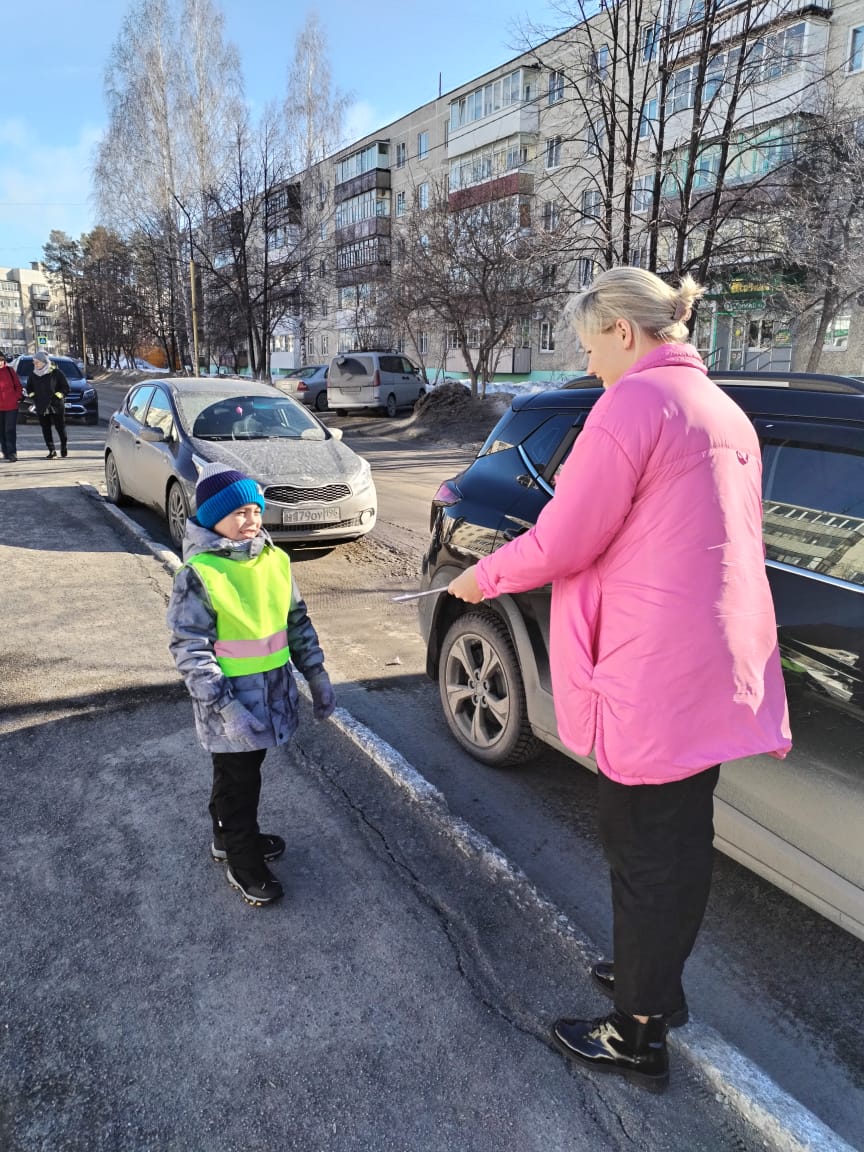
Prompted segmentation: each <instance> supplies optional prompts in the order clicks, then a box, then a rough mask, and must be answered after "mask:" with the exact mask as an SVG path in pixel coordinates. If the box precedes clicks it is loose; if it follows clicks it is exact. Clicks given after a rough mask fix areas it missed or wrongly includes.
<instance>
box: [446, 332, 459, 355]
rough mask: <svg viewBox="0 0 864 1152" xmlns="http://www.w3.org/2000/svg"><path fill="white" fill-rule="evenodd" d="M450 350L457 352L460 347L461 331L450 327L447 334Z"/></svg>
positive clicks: (448, 349)
mask: <svg viewBox="0 0 864 1152" xmlns="http://www.w3.org/2000/svg"><path fill="white" fill-rule="evenodd" d="M445 341H446V345H447V351H448V352H455V351H456V349H457V348H458V347H459V333H458V332H457V331H456V329H455V328H448V329H447V335H446V336H445Z"/></svg>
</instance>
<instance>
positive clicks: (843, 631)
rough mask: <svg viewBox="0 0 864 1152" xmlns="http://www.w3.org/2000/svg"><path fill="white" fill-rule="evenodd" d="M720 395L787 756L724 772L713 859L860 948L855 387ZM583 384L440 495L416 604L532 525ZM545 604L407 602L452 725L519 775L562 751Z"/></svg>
mask: <svg viewBox="0 0 864 1152" xmlns="http://www.w3.org/2000/svg"><path fill="white" fill-rule="evenodd" d="M715 379H716V380H717V383H718V384H719V385H720V386H721V387H722V388H723V389H724V391H726V392H728V393H729V395H731V396H732V397H733V398H734V399H735V401H736V402H737V403H738V404H740V405H741V407H742V408H743V409H744V411H745V412H747V414H748V415H749V417H750V419H751V420H752V421H753V424H754V426H755V427H756V430H757V432H758V434H759V438H760V442H761V445H762V453H763V505H764V538H765V548H766V564H767V568H768V576H769V580H770V583H771V589H772V593H773V596H774V604H775V608H776V612H777V623H778V632H779V640H780V647H781V654H782V660H783V667H784V672H785V676H786V682H787V691H788V696H789V705H790V714H791V722H792V737H793V741H794V745H795V746H794V749H793V752H792V753H791V755H790V756H789V758H788V759H787V760H785V761H777V760H774V759H772V758H770V757H767V756H763V757H753V758H751V759H749V760H740V761H735V762H732V763H729V764H725V765H724V766H723V769H722V772H721V778H720V784H719V786H718V789H717V803H716V820H715V824H716V829H717V834H716V844H717V847H718V848H720V849H721V850H722V851H724V852H727V853H728V854H729V855H731V856H733V857H734V858H735V859H737V860H739V861H740V862H741V863H743V864H745V865H746V866H747V867H749V868H752V869H753V870H755V871H756V872H759V873H760V874H761V875H763V876H765V877H767V878H768V879H769V880H771V881H772V882H773V883H775V884H777V885H778V886H779V887H781V888H783V889H785V890H786V891H788V892H790V893H792V894H793V895H794V896H796V897H797V898H798V899H800V900H802V901H803V902H804V903H806V904H808V905H810V906H811V907H813V908H815V909H816V910H817V911H819V912H821V913H822V914H823V915H825V916H827V917H828V918H830V919H832V920H834V921H836V922H837V923H838V924H841V925H842V926H843V927H844V928H846V929H847V930H848V931H850V932H853V933H854V934H855V935H857V936H859V937H861V938H862V939H864V852H862V850H861V843H862V839H861V829H862V827H864V756H862V749H864V383H862V382H861V381H860V380H856V379H853V378H850V377H829V376H814V375H795V374H788V375H775V374H771V373H761V374H758V375H757V374H748V373H740V374H736V373H728V374H726V375H723V376H720V375H716V376H715ZM590 384H591V382H590V381H589V380H580V381H578V383H577V386H569V387H568V388H566V389H560V390H556V391H550V392H544V393H540V394H535V395H530V396H525V397H517V398H516V399H515V400H514V401H513V404H512V406H511V408H510V410H509V411H508V412H507V413H506V414H505V415H504V416H503V417H502V419H501V420H500V421H499V423H498V424H497V426H496V427H495V428H494V430H493V431H492V433H491V434H490V436H489V438H488V439H487V441H486V443H485V444H484V445H483V448H482V449H481V451H480V453H479V455H478V456H477V459H476V460H475V461H474V462H473V463H472V464H471V465H470V466H469V467H468V468H467V469H466V470H465V471H464V472H463V473H461V475H459V476H456V477H455V478H454V479H452V480H448V481H447V482H445V483H444V484H442V485H441V487H440V488H439V490H438V492H437V493H436V495H435V498H434V500H433V502H432V523H431V541H430V545H429V550H428V552H427V554H426V556H425V557H424V560H423V578H422V586H423V588H424V589H427V588H430V587H437V586H440V585H446V584H448V583H449V582H450V580H451V579H452V578H453V577H454V576H455V575H456V574H457V573H458V572H459V571H460V570H461V569H463V568H465V567H467V566H468V565H470V564H473V563H474V562H475V561H476V560H478V559H479V558H480V557H481V556H485V555H487V554H488V553H490V552H492V551H494V550H495V549H496V548H498V547H500V545H502V544H503V543H505V542H506V541H507V540H511V539H512V538H513V537H515V536H518V535H519V534H520V533H521V532H524V531H525V530H526V529H528V528H529V527H530V526H531V525H532V524H533V523H534V522H535V520H536V519H537V516H538V515H539V513H540V511H541V509H542V508H543V506H544V505H545V503H546V502H547V501H548V500H549V499H550V497H551V496H552V493H553V491H554V485H555V477H556V475H557V472H558V470H559V468H560V467H561V465H562V463H563V461H564V460H565V459H566V457H567V454H568V452H569V451H570V449H571V447H572V445H573V443H574V441H575V440H576V438H577V436H578V435H579V431H580V428H581V427H582V425H583V424H584V422H585V418H586V417H587V415H588V413H589V411H590V410H591V406H592V405H593V403H594V402H595V400H596V399H597V397H598V396H599V395H600V394H601V391H602V390H601V389H600V387H599V386H595V387H591V386H590ZM598 482H602V478H599V477H598ZM578 530H579V526H578V524H574V525H573V531H574V532H578ZM549 598H550V588H549V587H548V586H547V587H546V588H541V589H538V590H536V591H532V592H527V593H524V594H520V595H515V596H511V595H505V596H499V597H497V598H496V599H494V600H491V601H489V602H484V603H482V604H479V605H468V604H465V603H464V602H462V601H460V600H456V599H454V598H453V597H450V596H447V595H442V596H435V597H427V598H425V599H422V600H420V601H419V612H420V624H421V630H422V632H423V636H424V638H425V640H426V644H427V672H428V674H429V675H430V676H431V677H432V678H433V679H436V680H437V681H438V684H439V687H440V694H441V703H442V708H443V711H444V716H445V718H446V720H447V724H448V725H449V727H450V730H451V732H452V733H453V735H454V736H455V738H456V739H457V740H458V741H459V743H460V744H461V745H462V746H463V747H464V748H466V749H467V750H468V751H469V752H470V753H471V754H472V755H473V756H475V757H476V758H477V759H478V760H480V761H482V762H484V763H485V764H489V765H494V766H497V767H506V766H508V765H515V764H521V763H524V762H525V761H526V760H527V759H528V758H530V756H531V755H533V754H535V753H536V752H538V751H539V750H540V749H541V748H542V746H543V744H544V743H545V744H549V745H552V746H554V747H556V748H559V749H561V750H562V751H564V752H567V749H566V748H564V747H563V746H562V744H561V743H560V740H559V738H558V731H557V726H556V723H555V714H554V709H553V702H552V693H551V686H550V676H549ZM584 763H585V764H586V765H587V766H588V767H593V762H591V761H589V760H585V761H584Z"/></svg>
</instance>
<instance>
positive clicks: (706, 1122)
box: [0, 463, 841, 1152]
mask: <svg viewBox="0 0 864 1152" xmlns="http://www.w3.org/2000/svg"><path fill="white" fill-rule="evenodd" d="M60 475H61V474H59V473H56V472H49V471H48V470H46V469H44V468H41V467H40V466H39V465H36V464H35V463H34V464H33V465H32V466H31V465H27V466H26V467H25V468H23V469H22V468H20V467H19V468H17V469H16V472H15V473H14V474H11V473H5V474H3V475H2V477H0V572H2V574H3V584H4V588H3V596H4V604H5V606H6V613H5V616H6V627H5V629H4V636H3V643H2V648H0V805H2V809H3V813H4V829H5V831H4V837H3V844H2V857H3V863H4V879H5V898H4V900H3V902H2V905H0V1014H2V1019H0V1026H2V1036H3V1043H2V1046H0V1148H2V1149H3V1150H4V1152H36V1150H37V1149H38V1150H50V1152H59V1150H73V1149H74V1150H77V1149H81V1150H82V1152H83V1150H85V1149H86V1150H87V1152H103V1150H106V1152H107V1150H112V1152H113V1150H115V1149H116V1150H118V1152H120V1150H122V1152H139V1150H142V1152H143V1150H145V1149H146V1150H148V1152H155V1150H163V1149H164V1150H166V1152H167V1150H171V1152H174V1150H177V1152H180V1150H184V1152H186V1150H192V1152H195V1150H199V1149H200V1150H202V1152H210V1150H213V1152H229V1150H235V1149H236V1150H238V1152H241V1150H242V1152H253V1150H262V1152H269V1150H273V1152H276V1150H279V1152H282V1150H285V1149H296V1150H303V1152H318V1150H323V1149H327V1150H331V1149H332V1150H334V1152H342V1150H345V1152H348V1150H351V1152H356V1150H363V1152H365V1150H375V1149H381V1150H382V1152H383V1150H387V1152H392V1150H405V1152H415V1150H416V1152H446V1150H449V1149H453V1150H459V1152H468V1150H474V1149H476V1150H478V1152H486V1150H489V1152H492V1150H493V1149H494V1150H496V1152H501V1150H508V1152H509V1150H512V1152H530V1150H533V1149H537V1150H538V1152H539V1150H540V1149H543V1150H544V1152H549V1150H556V1149H561V1150H564V1149H567V1150H581V1149H586V1150H587V1149H592V1150H595V1152H617V1150H618V1149H622V1150H623V1149H629V1150H631V1152H632V1150H633V1149H645V1150H646V1152H647V1150H649V1149H650V1150H651V1152H660V1150H669V1152H702V1150H704V1152H726V1150H729V1152H732V1150H735V1152H740V1150H741V1149H745V1150H749V1149H757V1148H763V1147H771V1146H773V1147H778V1148H781V1147H783V1148H791V1147H801V1148H803V1147H807V1146H810V1147H813V1148H816V1147H819V1148H820V1149H826V1148H828V1147H831V1148H840V1147H841V1144H840V1143H839V1142H831V1141H830V1137H831V1134H830V1133H827V1132H826V1131H824V1130H822V1131H819V1132H817V1134H816V1138H817V1139H819V1140H820V1141H822V1142H820V1143H812V1144H807V1143H802V1142H800V1141H797V1140H796V1141H795V1142H794V1143H793V1142H792V1140H791V1138H789V1136H788V1133H786V1132H785V1131H783V1130H778V1133H777V1139H776V1141H775V1140H774V1139H773V1138H769V1136H770V1134H766V1133H767V1131H768V1130H767V1129H766V1127H765V1126H764V1125H762V1126H761V1127H760V1129H759V1130H758V1131H757V1129H755V1128H753V1127H751V1126H750V1124H749V1123H748V1120H747V1118H746V1117H745V1115H744V1112H743V1111H742V1110H741V1109H740V1108H738V1107H735V1108H733V1107H730V1106H729V1103H728V1101H727V1100H726V1099H725V1098H722V1097H720V1096H719V1095H718V1094H717V1090H716V1086H712V1085H711V1084H710V1083H709V1082H708V1081H706V1080H705V1079H704V1077H703V1075H702V1074H701V1073H700V1070H699V1063H698V1061H694V1060H692V1059H682V1058H681V1056H680V1054H674V1055H673V1060H674V1068H673V1082H672V1086H671V1088H670V1091H669V1093H668V1094H667V1095H666V1096H664V1097H652V1096H649V1095H646V1094H644V1093H641V1092H639V1091H638V1090H636V1089H633V1088H631V1087H630V1086H628V1085H627V1084H625V1083H623V1082H620V1081H619V1080H618V1079H617V1078H610V1079H603V1078H592V1077H590V1076H588V1075H586V1074H583V1073H581V1072H579V1071H573V1070H571V1069H570V1068H569V1067H568V1065H567V1064H566V1063H565V1061H564V1060H563V1059H561V1057H560V1056H558V1055H557V1054H556V1053H555V1052H554V1050H553V1049H552V1048H551V1047H550V1045H549V1042H548V1023H549V1020H550V1019H551V1018H552V1017H554V1016H555V1015H556V1014H558V1013H560V1012H561V1011H562V1010H565V1009H568V1008H576V1007H577V1006H580V1005H582V1004H584V1003H591V1001H587V1000H586V997H587V996H588V995H589V993H588V984H587V980H586V978H585V975H584V965H585V959H586V958H585V955H584V947H583V945H582V943H581V942H580V941H579V939H578V937H577V936H576V935H575V934H574V933H572V932H570V931H568V930H567V929H566V926H562V924H561V922H560V918H559V917H556V915H555V911H554V909H551V908H548V907H546V908H544V906H543V904H542V901H540V900H538V899H537V896H536V894H535V893H533V891H531V890H530V888H529V886H527V884H525V883H524V882H523V880H522V878H520V877H519V875H518V874H516V873H515V872H513V871H512V870H510V869H508V867H507V866H506V862H502V861H497V862H496V857H495V854H494V851H492V850H491V846H489V845H488V844H486V843H484V842H482V841H481V840H480V838H476V839H475V838H472V836H471V833H470V830H469V829H466V828H465V827H464V826H462V827H459V826H457V824H456V822H453V821H452V820H448V819H447V814H446V812H445V811H444V809H443V807H442V805H441V803H440V802H439V800H438V799H437V798H436V797H435V796H434V795H432V793H431V791H430V790H428V789H424V787H423V782H422V781H420V780H418V779H413V778H412V777H411V773H410V767H409V766H404V765H398V764H396V765H395V768H394V766H393V765H392V764H391V765H390V768H391V769H393V770H392V771H390V777H391V778H388V776H387V775H385V774H384V773H382V771H381V767H382V766H384V767H387V755H386V749H385V750H382V749H381V748H380V747H376V746H375V741H374V738H373V737H372V736H371V734H369V733H368V732H365V731H361V730H360V729H359V728H358V726H356V725H354V724H352V721H351V719H350V717H347V716H346V715H345V714H344V713H343V714H341V715H340V717H339V723H336V724H334V723H327V724H324V725H316V724H315V723H314V722H313V721H312V719H311V713H310V712H309V710H308V708H307V707H306V705H305V704H304V716H303V719H302V723H301V732H300V736H299V738H298V739H297V741H296V742H295V743H294V744H293V745H291V746H290V747H289V748H288V749H282V750H279V751H277V752H275V753H270V754H269V755H268V758H267V762H266V764H265V784H264V792H263V801H262V822H263V826H264V827H266V828H267V830H271V831H274V832H279V833H280V834H282V835H284V836H285V838H286V840H287V841H288V845H289V847H288V851H287V853H286V856H285V858H284V859H283V860H282V861H280V862H278V863H277V864H276V865H275V866H274V870H275V871H277V872H278V874H279V875H280V878H281V879H282V880H283V882H284V883H285V885H286V897H285V899H284V900H283V901H282V902H281V903H280V904H278V905H275V906H273V907H271V908H266V909H260V910H257V909H251V908H249V907H248V906H246V905H245V904H244V903H243V901H242V900H241V899H240V897H239V895H238V894H237V893H236V892H234V891H233V890H232V889H231V888H229V886H228V885H227V883H226V882H225V880H224V877H223V875H222V870H221V869H220V868H219V867H218V866H216V865H214V864H213V863H212V862H211V861H210V859H209V853H208V851H207V845H208V825H207V815H206V801H207V795H208V788H209V781H208V773H209V761H208V758H207V757H206V755H205V754H204V753H203V752H202V751H201V750H200V748H199V747H198V745H197V744H196V742H195V738H194V732H193V728H192V722H191V708H190V706H189V703H188V700H187V698H186V694H185V689H184V688H183V686H182V684H181V683H180V681H179V680H178V678H177V676H176V673H175V672H174V668H173V664H172V663H171V661H170V658H169V655H168V652H167V647H166V643H167V634H166V632H165V628H164V611H165V605H166V602H167V596H168V593H169V590H170V576H169V574H168V573H167V572H166V570H165V569H164V567H163V566H162V565H160V563H159V562H158V561H157V560H156V559H154V558H153V556H151V555H150V553H149V552H148V551H147V550H146V549H145V548H143V547H142V546H140V545H137V546H136V545H134V544H133V545H130V542H129V540H128V539H126V538H124V537H123V536H122V535H120V534H119V533H118V531H117V528H116V520H115V519H112V517H111V516H110V515H109V514H106V510H105V509H103V508H102V507H100V506H99V504H98V502H96V501H94V500H93V499H92V498H91V497H88V496H87V495H86V494H85V493H84V492H83V491H82V490H81V489H80V488H78V487H77V486H76V485H75V484H74V483H63V482H62V481H60V480H59V476H60ZM310 611H311V613H312V616H313V620H314V604H310ZM436 813H437V815H435V816H434V818H430V814H436ZM593 1003H595V1004H596V1010H597V1013H598V1015H599V1014H602V1013H603V1012H604V1011H605V1010H606V1002H605V1001H603V1000H602V998H601V997H596V998H595V1000H594V1001H593ZM739 1103H740V1102H739ZM825 1141H828V1142H827V1143H826V1142H825Z"/></svg>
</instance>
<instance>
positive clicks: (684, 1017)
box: [591, 960, 690, 1028]
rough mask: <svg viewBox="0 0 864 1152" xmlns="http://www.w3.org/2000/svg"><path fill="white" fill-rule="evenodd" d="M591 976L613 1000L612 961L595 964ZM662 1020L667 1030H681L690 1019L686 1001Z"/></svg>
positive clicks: (613, 975) (613, 970)
mask: <svg viewBox="0 0 864 1152" xmlns="http://www.w3.org/2000/svg"><path fill="white" fill-rule="evenodd" d="M591 976H592V978H593V980H594V983H595V984H596V985H597V987H598V988H599V989H600V991H601V992H603V993H604V995H606V996H608V997H609V998H610V999H611V1000H614V999H615V965H614V964H613V963H612V961H611V960H601V961H600V962H599V964H595V965H594V967H593V968H592V969H591ZM663 1019H664V1020H665V1022H666V1027H667V1028H683V1027H684V1025H685V1024H686V1023H687V1021H688V1020H689V1019H690V1009H689V1008H688V1007H687V1001H686V1000H685V1001H684V1003H683V1005H682V1006H681V1007H680V1008H676V1009H675V1010H674V1011H673V1012H667V1013H666V1015H665V1016H664V1017H663Z"/></svg>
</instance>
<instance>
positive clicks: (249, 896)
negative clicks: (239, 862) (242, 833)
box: [225, 864, 284, 908]
mask: <svg viewBox="0 0 864 1152" xmlns="http://www.w3.org/2000/svg"><path fill="white" fill-rule="evenodd" d="M225 879H226V880H227V881H228V883H229V884H230V885H231V887H232V888H236V889H237V890H238V891H239V892H240V893H242V896H243V899H244V900H245V901H246V903H247V904H251V905H253V907H256V908H258V907H260V906H261V905H262V904H272V903H273V901H274V900H279V899H281V898H282V896H283V895H284V890H283V888H282V885H281V884H280V883H279V881H278V880H277V879H276V877H275V876H274V875H273V873H272V872H271V871H270V869H269V868H268V867H267V865H266V864H260V865H259V866H258V867H257V868H249V869H245V868H232V867H231V865H230V864H229V865H228V867H227V868H226V869H225Z"/></svg>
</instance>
